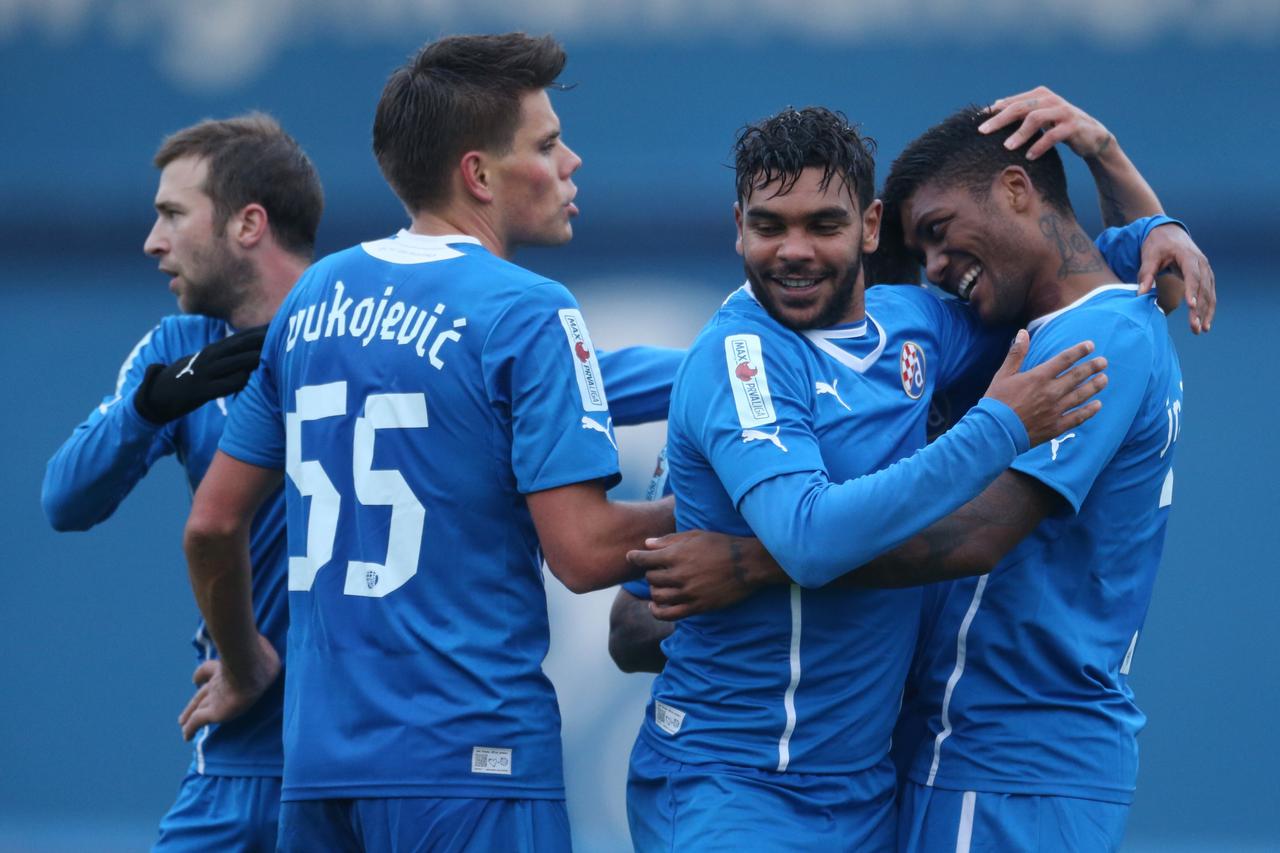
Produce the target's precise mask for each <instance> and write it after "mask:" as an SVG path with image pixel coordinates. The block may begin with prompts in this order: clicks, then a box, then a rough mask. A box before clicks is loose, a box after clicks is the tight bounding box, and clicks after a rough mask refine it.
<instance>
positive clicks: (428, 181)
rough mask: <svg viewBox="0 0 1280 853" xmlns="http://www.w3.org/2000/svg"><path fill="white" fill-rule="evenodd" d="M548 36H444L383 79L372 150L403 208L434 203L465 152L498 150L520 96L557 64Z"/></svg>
mask: <svg viewBox="0 0 1280 853" xmlns="http://www.w3.org/2000/svg"><path fill="white" fill-rule="evenodd" d="M564 64H565V52H564V48H562V47H561V46H560V45H559V44H558V43H557V42H556V40H555V39H553V38H552V37H551V36H542V37H541V38H533V37H531V36H527V35H525V34H524V33H506V34H503V35H483V36H450V37H448V38H443V39H440V40H439V41H435V42H431V43H430V44H428V45H426V46H425V47H423V48H422V49H421V50H419V51H418V53H417V55H415V56H414V57H413V58H412V59H410V60H409V62H407V63H406V64H405V65H403V66H401V67H400V68H398V69H396V70H395V71H394V72H393V73H392V74H391V76H390V77H389V78H388V79H387V85H386V86H385V87H384V88H383V90H382V97H381V98H380V99H379V101H378V109H377V113H376V114H375V116H374V120H373V153H374V156H375V157H377V159H378V166H379V168H381V169H382V175H383V177H384V178H386V180H387V183H388V184H390V185H391V189H392V190H394V191H395V193H396V195H397V196H399V197H400V200H401V201H402V202H404V205H405V207H407V208H408V209H409V211H410V213H417V212H418V211H419V210H422V209H423V208H430V207H433V206H435V205H438V204H440V203H441V202H443V201H444V200H446V198H447V197H448V194H449V176H450V173H451V171H452V169H453V168H454V166H455V164H456V163H457V160H458V158H460V157H461V156H462V155H463V154H465V153H466V152H467V151H473V150H484V151H491V152H494V153H498V154H501V153H504V152H506V151H507V150H509V149H510V147H511V144H512V142H513V140H514V139H515V132H516V128H517V126H518V125H519V122H520V100H521V98H522V97H523V96H524V95H525V94H526V93H528V92H533V91H538V90H541V89H546V88H548V87H549V86H552V85H553V84H554V83H555V79H556V77H557V76H558V75H559V74H560V72H561V71H562V70H563V69H564Z"/></svg>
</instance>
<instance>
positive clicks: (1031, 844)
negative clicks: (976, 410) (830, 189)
mask: <svg viewBox="0 0 1280 853" xmlns="http://www.w3.org/2000/svg"><path fill="white" fill-rule="evenodd" d="M987 120H988V116H987V114H985V113H984V112H982V111H979V110H974V109H965V110H961V111H960V112H958V113H956V114H954V115H953V116H951V117H950V118H948V119H946V120H945V121H943V122H942V123H940V124H938V125H936V126H935V127H933V128H931V129H930V130H928V131H927V132H926V133H925V134H924V135H922V136H921V137H920V138H919V139H917V140H915V141H914V142H912V143H911V144H910V145H908V146H907V148H906V150H905V151H904V152H903V153H902V155H901V156H900V157H899V158H898V160H897V161H896V162H895V163H894V165H893V168H892V169H891V171H890V175H889V178H888V180H887V181H886V184H885V198H886V201H887V203H888V205H889V206H890V208H891V210H892V211H893V214H892V215H895V216H898V217H899V220H900V221H901V223H902V227H903V233H904V238H905V242H906V245H907V246H908V248H910V249H913V250H914V251H916V252H918V253H919V254H920V255H921V257H922V258H923V260H924V261H925V267H926V272H927V274H928V276H929V278H930V280H931V281H934V282H937V283H938V284H940V285H941V286H943V287H944V288H946V289H948V290H950V291H952V292H955V293H957V294H959V295H960V296H961V297H962V298H964V299H967V300H968V301H969V302H970V303H971V304H972V305H973V306H974V308H975V310H976V311H977V313H978V314H979V315H980V316H981V317H982V319H983V321H984V322H986V323H988V324H1001V323H1009V322H1024V323H1028V324H1029V325H1028V328H1029V329H1030V331H1031V332H1032V334H1033V339H1032V347H1031V351H1030V355H1029V358H1028V360H1029V362H1032V363H1036V362H1039V361H1040V360H1041V359H1042V358H1044V357H1046V356H1048V355H1049V354H1051V353H1053V352H1055V351H1056V350H1057V349H1058V348H1059V347H1060V345H1061V342H1062V341H1066V340H1075V339H1076V338H1077V337H1078V336H1081V335H1087V336H1089V337H1090V338H1091V339H1092V340H1094V341H1095V343H1096V344H1097V347H1098V351H1099V352H1100V353H1102V354H1104V355H1105V356H1106V357H1107V359H1108V364H1109V368H1108V375H1109V376H1110V377H1111V381H1110V383H1109V384H1108V386H1107V389H1106V390H1105V391H1103V393H1102V394H1101V395H1100V398H1101V399H1102V401H1103V408H1102V411H1101V413H1100V415H1099V417H1097V418H1095V419H1091V420H1090V421H1089V422H1087V423H1085V424H1083V425H1081V427H1079V428H1077V429H1072V430H1070V431H1065V432H1064V433H1063V434H1061V435H1059V436H1057V437H1055V438H1054V439H1053V440H1052V441H1051V442H1049V443H1048V444H1046V445H1044V446H1042V447H1039V448H1034V449H1032V450H1030V451H1029V452H1027V453H1025V454H1023V455H1022V456H1020V457H1019V458H1018V460H1017V461H1016V462H1015V463H1014V464H1013V465H1012V466H1011V467H1010V469H1009V470H1008V471H1006V472H1005V473H1004V474H1002V475H1001V476H1000V477H999V478H998V479H997V480H996V482H995V483H993V484H992V485H991V486H990V487H989V488H988V489H987V490H985V491H984V492H983V493H982V494H981V495H979V496H978V497H977V498H975V499H974V500H973V501H972V502H971V503H970V504H967V505H966V506H965V507H963V508H961V509H960V510H959V511H958V512H956V513H954V514H953V515H951V516H949V517H947V518H946V519H943V520H942V521H941V522H939V523H937V524H936V525H934V526H932V527H930V528H928V529H926V530H925V531H924V532H923V533H921V534H920V536H919V537H917V538H916V539H914V540H912V541H909V542H908V543H906V544H905V545H904V546H903V547H902V548H901V549H899V550H898V551H896V552H891V553H890V554H888V555H886V556H885V557H884V558H883V559H882V560H881V561H878V562H877V563H876V564H873V565H872V566H871V567H869V568H870V569H871V571H872V572H874V573H875V574H877V575H879V576H880V577H881V578H884V579H912V578H927V579H939V578H946V577H955V576H958V575H980V576H979V577H972V578H966V579H965V580H960V581H956V582H954V583H951V584H949V585H947V586H946V587H943V588H939V589H938V592H937V595H936V596H934V597H932V598H931V599H930V600H931V603H932V607H933V614H932V615H933V618H932V619H930V620H929V621H930V628H929V630H928V631H927V632H926V633H925V634H924V635H923V636H922V637H921V641H920V651H919V652H918V654H919V655H920V660H919V661H918V663H917V665H916V672H917V673H918V674H919V677H918V679H917V681H916V683H915V685H914V688H915V691H916V701H917V702H919V703H922V705H923V706H924V707H925V708H927V709H928V713H929V714H930V716H929V719H928V732H929V737H928V738H927V739H926V740H925V741H924V742H923V743H922V744H921V746H920V748H919V750H918V751H917V755H916V759H915V762H914V764H913V766H912V768H911V769H910V771H909V773H908V777H909V779H910V783H909V784H908V788H907V792H906V795H905V796H904V802H903V811H902V829H901V836H900V842H901V844H902V846H903V847H904V849H923V850H933V849H941V848H942V847H943V846H948V848H949V846H950V845H959V844H962V845H963V846H965V847H969V846H970V845H976V846H979V847H988V848H991V849H1030V850H1084V849H1088V850H1114V849H1117V848H1118V847H1119V844H1120V840H1121V838H1122V836H1123V832H1124V826H1125V821H1126V819H1127V815H1128V809H1129V803H1130V802H1131V800H1132V797H1133V791H1134V787H1135V780H1136V775H1137V741H1136V736H1137V733H1138V731H1139V730H1140V729H1141V728H1142V726H1143V724H1144V722H1145V717H1144V716H1143V714H1142V712H1141V711H1140V710H1139V709H1138V707H1137V706H1136V704H1135V703H1134V700H1133V693H1132V691H1131V690H1130V688H1129V686H1128V675H1129V671H1130V667H1131V666H1132V662H1133V656H1134V651H1135V649H1136V647H1137V643H1138V636H1139V633H1140V631H1141V628H1142V623H1143V621H1144V619H1145V617H1146V613H1147V608H1148V606H1149V605H1150V601H1151V590H1152V586H1153V584H1154V581H1155V574H1156V569H1157V566H1158V564H1159V560H1160V554H1161V550H1162V548H1163V544H1164V534H1165V527H1166V524H1167V521H1168V515H1169V508H1170V506H1171V505H1172V502H1173V485H1174V478H1173V468H1172V465H1173V456H1174V453H1175V451H1176V449H1177V442H1178V438H1179V435H1180V432H1181V427H1182V418H1183V411H1182V409H1183V406H1182V392H1183V388H1182V374H1181V370H1180V368H1179V365H1178V357H1177V354H1176V352H1175V351H1174V348H1173V344H1172V342H1171V340H1170V339H1169V334H1168V329H1167V323H1166V321H1165V318H1164V315H1163V314H1162V313H1161V311H1160V310H1159V309H1158V308H1157V307H1156V305H1155V301H1154V298H1153V296H1152V295H1146V296H1137V297H1135V295H1134V291H1136V290H1137V286H1136V285H1129V284H1122V283H1117V276H1116V275H1115V273H1114V272H1113V271H1112V270H1111V269H1110V268H1109V267H1108V266H1107V265H1106V263H1105V262H1104V261H1103V259H1102V258H1101V257H1099V256H1098V255H1097V253H1096V252H1087V251H1086V252H1081V251H1079V248H1080V246H1081V242H1080V240H1081V236H1082V234H1081V230H1080V227H1079V225H1078V224H1076V221H1075V216H1074V213H1073V212H1072V209H1071V204H1070V201H1069V200H1068V198H1067V194H1066V180H1065V177H1064V175H1063V172H1062V166H1061V162H1060V161H1059V160H1058V158H1056V157H1054V156H1052V155H1051V154H1046V155H1045V156H1043V157H1041V158H1039V159H1037V160H1034V161H1027V160H1025V159H1024V158H1023V157H1022V156H1021V154H1022V150H1023V148H1022V146H1021V145H1019V144H1017V143H1018V142H1019V141H1020V140H1018V139H1014V143H1015V144H1014V145H1013V146H1012V147H1011V148H1009V147H1006V146H1005V145H1004V144H1003V143H1004V141H1005V139H1006V138H1008V137H1010V136H1011V134H1009V133H1007V132H999V133H994V134H991V135H983V134H981V133H979V132H978V128H979V127H980V126H981V125H983V124H984V123H985V122H986V121H987ZM1024 144H1025V143H1024ZM987 572H989V574H988V573H987ZM1015 649H1016V655H1014V654H1011V652H1012V650H1015Z"/></svg>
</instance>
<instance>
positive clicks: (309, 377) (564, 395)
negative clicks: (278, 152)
mask: <svg viewBox="0 0 1280 853" xmlns="http://www.w3.org/2000/svg"><path fill="white" fill-rule="evenodd" d="M221 449H222V450H224V451H225V452H227V453H228V454H230V455H231V456H234V457H236V458H237V459H241V460H243V461H245V462H249V463H252V464H255V465H261V466H267V467H275V468H284V469H285V470H286V472H287V478H286V491H285V494H286V500H287V503H288V540H289V543H288V544H289V610H290V628H289V641H288V658H287V666H288V678H287V681H286V695H285V730H284V742H285V755H286V761H285V778H284V799H286V800H299V799H317V798H335V797H421V796H465V797H524V798H539V797H542V798H561V797H563V796H564V787H563V779H562V770H561V751H560V715H559V710H558V708H557V705H556V700H555V694H554V691H553V690H552V687H551V684H550V682H549V681H548V680H547V678H546V676H545V675H543V673H542V669H541V664H542V659H543V657H544V656H545V655H546V651H547V643H548V631H547V614H546V598H545V593H544V590H543V582H542V572H541V567H540V558H539V553H538V540H537V535H536V531H535V529H534V525H533V523H532V520H531V518H530V516H529V511H528V509H527V506H526V502H525V497H524V496H525V494H527V493H529V492H534V491H540V490H544V489H551V488H555V487H557V486H563V485H567V484H571V483H576V482H582V481H587V480H595V479H605V480H610V481H613V480H616V479H617V476H618V459H617V451H616V447H615V443H614V436H613V424H612V420H611V418H610V414H609V407H608V403H607V401H606V399H605V392H604V384H603V382H602V380H601V376H600V368H599V363H598V361H597V358H596V354H595V351H594V349H593V347H592V343H591V338H590V336H589V335H588V333H587V329H586V326H585V325H584V323H583V321H582V315H581V314H580V313H579V311H578V306H577V304H576V302H575V301H574V299H573V297H572V296H571V295H570V294H569V292H568V291H567V290H565V288H564V287H562V286H561V285H559V284H557V283H555V282H552V281H548V280H547V279H545V278H542V277H540V276H537V275H535V274H533V273H531V272H529V271H527V270H524V269H522V268H520V267H517V266H515V265H513V264H510V263H508V262H506V261H504V260H502V259H500V258H498V257H496V256H494V255H492V254H490V253H489V252H488V251H486V250H485V249H484V248H483V247H481V246H480V245H479V244H478V243H477V241H475V240H474V239H472V238H470V237H427V236H423V235H415V234H410V233H407V232H403V231H402V232H401V233H400V234H398V235H397V236H395V237H393V238H390V239H386V240H379V241H375V242H371V243H365V244H363V245H361V246H357V247H354V248H351V249H349V250H347V251H344V252H340V253H338V254H336V255H333V256H330V257H328V258H326V259H324V260H323V261H321V262H319V263H317V264H316V265H315V266H313V267H312V268H311V269H310V270H308V271H307V273H306V274H305V275H304V276H303V278H302V279H301V281H300V282H299V283H298V285H297V286H296V287H295V288H294V290H293V292H292V293H291V294H290V295H289V297H288V299H287V300H286V302H285V304H284V306H283V307H282V309H281V311H280V313H279V314H278V315H277V316H276V319H275V321H274V322H273V323H272V326H271V329H270V332H269V333H268V336H267V340H266V345H265V347H264V349H263V353H262V364H261V367H260V369H259V370H258V371H257V372H256V373H255V374H254V377H253V379H252V380H251V381H250V384H249V386H248V387H247V388H246V389H245V391H244V392H243V393H242V395H241V400H240V403H239V405H238V406H237V407H236V409H235V411H234V412H233V416H232V418H231V420H230V422H229V423H228V425H227V428H226V432H225V434H224V437H223V440H222V444H221Z"/></svg>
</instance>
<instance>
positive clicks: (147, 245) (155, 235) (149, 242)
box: [142, 218, 169, 257]
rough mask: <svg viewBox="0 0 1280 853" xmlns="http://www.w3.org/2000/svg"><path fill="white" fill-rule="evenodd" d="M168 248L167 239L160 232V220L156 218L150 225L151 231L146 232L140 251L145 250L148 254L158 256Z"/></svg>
mask: <svg viewBox="0 0 1280 853" xmlns="http://www.w3.org/2000/svg"><path fill="white" fill-rule="evenodd" d="M168 250H169V244H168V241H167V240H165V239H164V238H163V237H162V236H161V234H160V220H159V219H158V218H157V219H156V221H155V224H154V225H152V226H151V233H149V234H147V239H146V241H145V242H144V243H143V244H142V251H144V252H146V253H147V254H148V255H153V256H155V257H159V256H160V255H163V254H164V253H165V252H167V251H168Z"/></svg>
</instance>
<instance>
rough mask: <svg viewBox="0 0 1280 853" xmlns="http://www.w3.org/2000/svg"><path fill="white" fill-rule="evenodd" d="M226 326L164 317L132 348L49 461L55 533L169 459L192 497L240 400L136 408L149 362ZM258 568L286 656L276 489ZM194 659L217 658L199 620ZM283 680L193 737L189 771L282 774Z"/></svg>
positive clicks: (86, 518) (256, 552) (262, 623)
mask: <svg viewBox="0 0 1280 853" xmlns="http://www.w3.org/2000/svg"><path fill="white" fill-rule="evenodd" d="M231 331H232V330H231V329H230V328H229V327H228V326H227V324H226V323H225V322H223V321H222V320H215V319H212V318H209V317H199V316H193V315H186V316H173V317H165V318H164V319H163V320H161V322H160V324H159V325H158V326H156V327H155V328H154V329H152V330H151V331H150V332H148V333H147V334H146V335H145V336H144V337H143V338H142V340H140V341H139V342H138V344H137V345H136V346H135V347H134V348H133V351H132V352H130V353H129V355H128V357H127V358H126V359H125V361H124V364H123V365H122V366H121V368H120V371H119V374H118V376H117V379H116V388H115V391H114V392H113V393H111V394H109V395H107V396H106V397H105V398H104V399H103V400H102V402H101V403H100V404H99V405H98V406H97V407H96V408H94V410H93V411H92V412H91V413H90V414H89V417H88V418H87V419H86V420H85V421H84V422H83V423H81V424H80V425H79V426H77V427H76V429H75V432H73V433H72V434H71V437H70V438H68V439H67V441H66V442H65V443H64V444H63V445H62V447H60V448H59V449H58V452H57V453H56V454H54V456H53V458H52V459H50V461H49V465H48V467H47V468H46V471H45V479H44V490H43V496H42V497H43V502H44V506H45V511H46V513H47V514H48V515H49V517H50V519H51V520H52V521H53V522H54V525H55V526H56V527H59V528H62V529H77V530H85V529H88V528H89V527H91V526H93V525H95V524H98V523H99V522H102V521H105V520H106V519H107V518H109V517H110V516H111V514H112V513H114V512H115V510H116V507H118V506H119V505H120V502H121V501H122V500H124V498H125V496H126V495H128V494H129V492H130V491H131V490H132V489H133V487H134V486H135V485H137V483H138V481H140V480H141V479H142V478H143V477H144V476H145V475H146V473H147V471H149V470H150V469H151V466H152V465H153V464H155V462H156V461H157V460H158V459H160V458H161V457H164V456H168V455H175V456H176V457H177V459H178V461H179V462H180V463H182V467H183V469H184V470H185V471H186V475H187V482H188V484H189V485H190V486H191V490H192V491H193V492H194V491H195V488H196V486H198V485H199V483H200V479H201V478H202V477H203V476H204V472H205V470H206V469H207V468H208V467H209V462H210V460H212V459H213V452H214V450H216V449H217V446H218V439H219V438H220V437H221V435H222V429H223V426H224V425H225V423H226V421H227V414H228V411H229V410H230V409H231V408H234V407H235V399H236V398H235V397H228V398H221V399H217V400H213V401H211V402H209V403H206V404H205V405H203V406H201V407H200V408H198V409H196V410H195V411H193V412H190V413H188V414H186V415H183V416H182V417H180V418H178V419H176V420H173V421H170V422H169V423H167V424H164V425H156V424H153V423H151V422H150V421H147V420H146V419H145V418H143V417H142V416H141V415H139V414H138V412H137V410H136V409H135V408H134V406H133V395H134V394H135V393H136V391H137V387H138V384H139V383H140V382H141V381H142V377H143V374H145V372H146V369H147V366H148V365H151V364H157V363H159V364H169V363H172V362H174V361H176V360H177V359H179V358H181V357H182V356H185V355H190V354H191V353H193V352H196V351H197V350H199V349H201V348H203V347H204V346H206V345H207V344H210V343H213V342H214V341H217V340H221V339H222V338H223V337H225V336H226V335H228V334H230V333H231ZM249 557H250V561H251V562H252V565H253V609H254V616H255V618H256V619H257V622H258V630H260V631H261V632H262V633H263V635H265V636H266V637H267V638H268V639H269V640H270V641H271V643H272V645H273V646H275V648H276V651H277V652H279V653H281V655H282V656H283V653H284V651H285V631H286V629H287V627H288V612H287V609H286V608H287V602H286V599H285V583H284V571H283V565H284V560H285V552H284V499H283V493H282V492H281V491H277V492H276V493H275V494H274V495H272V496H271V497H270V498H269V499H268V500H267V501H266V502H264V503H263V505H262V507H261V508H260V509H259V510H258V514H257V515H256V516H255V517H254V519H253V526H252V528H251V530H250V536H249ZM192 642H193V644H194V645H195V647H196V657H197V658H198V659H199V660H201V661H204V660H209V659H210V658H213V657H216V656H217V651H216V650H215V649H214V647H213V642H212V640H211V639H210V638H209V635H208V633H207V632H206V631H205V627H204V623H203V622H201V623H200V624H199V625H198V627H197V628H196V632H195V636H194V638H193V640H192ZM283 695H284V691H283V686H282V685H281V683H280V682H277V683H276V684H275V685H273V686H272V687H270V688H269V689H268V690H267V692H266V693H264V694H263V695H262V697H261V698H260V699H259V700H258V701H257V702H256V703H255V704H254V705H253V707H252V708H250V709H249V711H247V712H246V713H245V714H244V715H243V716H241V717H238V718H237V719H235V720H231V721H230V722H227V723H223V724H221V725H211V726H206V727H205V728H203V729H201V730H200V731H199V733H197V735H196V737H195V740H194V742H195V747H194V755H193V758H192V766H191V769H192V771H193V772H196V773H205V774H209V775H213V776H279V775H281V772H282V770H281V768H282V766H283V759H282V750H281V744H280V720H281V712H280V707H281V702H282V701H283Z"/></svg>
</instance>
